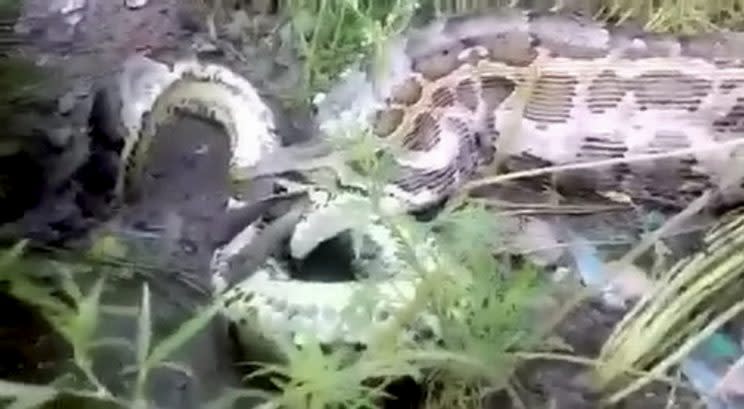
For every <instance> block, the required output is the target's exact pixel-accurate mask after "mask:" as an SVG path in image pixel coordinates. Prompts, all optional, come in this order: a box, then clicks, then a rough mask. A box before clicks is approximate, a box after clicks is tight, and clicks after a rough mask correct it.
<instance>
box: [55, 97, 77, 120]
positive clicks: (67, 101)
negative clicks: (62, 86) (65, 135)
mask: <svg viewBox="0 0 744 409" xmlns="http://www.w3.org/2000/svg"><path fill="white" fill-rule="evenodd" d="M76 99H77V97H76V95H75V92H68V93H66V94H65V95H63V96H61V97H60V98H59V99H58V100H57V111H58V112H59V113H60V114H62V115H69V114H70V112H72V110H73V109H74V108H75V102H76Z"/></svg>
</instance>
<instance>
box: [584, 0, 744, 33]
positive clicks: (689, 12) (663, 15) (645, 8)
mask: <svg viewBox="0 0 744 409" xmlns="http://www.w3.org/2000/svg"><path fill="white" fill-rule="evenodd" d="M599 16H600V17H602V18H606V19H612V20H614V21H616V22H618V23H622V22H624V21H626V20H628V19H631V20H636V21H639V22H641V23H642V24H644V28H645V29H646V30H649V31H655V32H671V33H684V34H694V33H700V32H706V31H714V30H720V29H741V28H742V23H744V1H742V0H718V1H708V0H688V1H678V0H603V1H601V2H600V10H599Z"/></svg>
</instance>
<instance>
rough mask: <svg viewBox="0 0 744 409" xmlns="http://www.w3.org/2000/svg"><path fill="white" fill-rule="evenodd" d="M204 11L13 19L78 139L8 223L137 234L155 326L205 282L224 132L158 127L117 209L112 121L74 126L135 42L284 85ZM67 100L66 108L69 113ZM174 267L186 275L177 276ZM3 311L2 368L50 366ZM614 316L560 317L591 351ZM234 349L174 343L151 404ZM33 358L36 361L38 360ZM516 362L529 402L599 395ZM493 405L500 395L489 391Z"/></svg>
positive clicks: (198, 389) (195, 380)
mask: <svg viewBox="0 0 744 409" xmlns="http://www.w3.org/2000/svg"><path fill="white" fill-rule="evenodd" d="M76 3H77V4H76ZM65 5H67V6H68V7H67V9H65V7H64V6H65ZM203 11H204V10H203V8H200V5H199V3H198V2H196V0H194V1H183V0H151V1H150V2H149V4H147V5H146V6H144V7H142V8H139V9H136V10H133V9H130V8H128V7H126V6H125V5H124V4H123V2H121V1H113V0H88V1H87V2H64V1H58V2H49V1H48V0H29V1H27V3H26V7H25V19H23V20H22V22H21V24H19V25H18V31H19V32H20V33H22V34H23V35H25V36H26V37H25V38H26V39H27V43H26V47H25V48H24V52H26V53H27V55H30V56H33V58H35V59H37V60H38V61H40V62H43V64H45V65H46V66H49V67H54V68H56V69H58V70H61V71H62V72H63V74H64V77H65V78H66V81H67V82H66V84H67V86H66V87H62V89H61V90H57V91H55V93H54V94H53V95H50V97H49V98H50V99H52V100H54V101H56V108H57V110H56V112H53V114H52V115H53V116H54V117H55V118H62V119H65V118H67V120H68V122H71V123H74V124H76V126H77V128H75V129H74V130H73V133H72V136H71V137H70V139H71V140H72V141H73V142H74V143H73V142H71V143H70V145H69V146H67V147H66V152H70V151H74V152H78V153H75V154H68V155H66V156H65V155H57V156H54V158H55V160H56V161H55V162H54V163H55V164H57V165H56V166H55V167H50V168H47V169H46V172H48V173H47V174H51V173H52V172H61V171H62V170H64V169H70V170H69V171H68V173H69V174H70V178H69V179H70V180H71V181H67V182H64V181H61V182H59V183H56V184H54V185H53V186H47V187H46V188H45V190H44V191H43V192H41V193H39V195H38V196H39V197H38V206H37V207H35V208H34V209H32V210H30V211H28V212H27V213H26V216H25V218H23V219H22V221H21V222H19V223H17V225H19V226H21V229H22V231H23V232H25V233H27V234H28V235H31V236H33V237H37V238H40V239H42V240H45V241H48V242H54V243H60V242H66V241H68V240H71V239H76V240H77V239H79V238H80V237H84V236H85V235H84V234H82V233H81V232H89V231H90V229H92V228H94V229H101V228H102V226H103V227H105V228H107V229H112V230H114V231H116V232H117V233H118V234H123V235H124V236H127V235H130V236H131V237H134V238H137V240H139V241H140V242H141V243H142V242H144V243H146V244H145V245H143V246H141V247H142V248H144V249H147V250H149V255H150V256H151V260H152V263H154V264H155V265H156V266H157V269H155V270H150V271H148V272H147V273H148V276H149V277H150V278H152V280H150V281H151V282H152V283H153V284H152V285H153V289H154V290H153V291H154V297H155V299H154V303H155V304H154V305H155V307H154V311H155V313H156V314H155V316H156V318H157V320H156V323H155V324H156V328H155V329H156V333H157V334H160V335H162V334H165V333H168V332H169V331H171V330H173V329H174V328H175V326H176V325H177V324H178V323H179V322H181V321H183V320H184V319H186V318H188V317H190V315H191V314H192V313H193V310H194V309H195V307H196V306H198V305H200V304H203V303H204V302H205V300H206V297H207V296H208V294H207V293H206V292H205V289H208V275H207V273H208V272H207V267H208V263H209V259H210V256H211V253H212V251H213V250H214V248H215V246H216V245H217V244H218V243H219V242H220V241H221V240H223V239H224V237H223V234H222V233H223V232H224V226H225V224H226V223H228V222H226V218H225V217H226V216H225V214H224V213H223V211H222V208H223V206H224V203H225V202H226V201H227V197H228V187H227V184H226V182H227V178H226V174H227V159H228V151H227V141H226V139H225V135H224V133H223V132H222V131H221V129H219V128H218V127H216V126H214V125H211V124H208V123H205V122H203V121H200V120H196V119H193V118H184V119H183V120H180V121H178V122H177V123H174V124H173V125H172V126H168V127H165V128H164V129H163V130H162V132H161V133H160V134H159V135H158V140H157V142H156V143H155V145H154V146H153V152H152V155H153V156H152V160H151V162H150V167H149V169H148V171H147V174H148V177H147V179H148V180H147V181H146V183H145V187H144V194H143V195H142V200H141V201H140V202H137V203H133V204H132V205H130V206H127V207H125V208H123V209H116V211H113V210H112V209H110V208H108V207H107V203H108V202H107V201H108V199H110V197H109V195H110V188H111V182H112V180H113V173H112V172H114V169H115V166H114V165H115V163H116V161H117V159H118V158H117V155H116V149H117V147H120V143H121V141H120V139H119V138H117V137H116V136H115V135H112V134H111V133H110V132H108V133H107V132H98V133H96V132H94V133H93V134H92V136H91V139H90V140H89V139H87V138H88V135H89V133H88V132H87V131H86V130H84V129H78V128H83V127H82V126H81V125H90V124H88V123H87V121H88V119H89V113H90V111H91V108H92V107H93V105H94V104H93V99H94V96H95V90H96V89H97V88H98V87H100V86H101V85H102V84H104V83H105V82H106V81H107V79H108V78H109V76H110V75H112V74H113V73H115V71H116V70H117V69H118V68H119V65H120V64H121V62H122V61H123V59H124V58H125V57H126V56H127V55H129V54H131V53H134V52H141V53H146V54H149V55H152V56H155V57H158V58H161V59H165V60H167V59H169V58H173V57H174V56H176V55H180V54H182V53H184V52H186V51H187V50H189V49H195V48H201V49H202V50H203V51H205V52H208V53H209V54H210V58H214V59H217V60H219V61H222V62H225V63H227V64H229V65H231V66H233V67H236V68H237V69H238V70H239V71H241V72H242V73H243V74H244V75H246V76H247V77H248V78H249V79H251V80H252V81H253V82H254V83H255V84H256V85H257V86H258V88H259V89H260V90H261V91H263V92H264V94H265V95H266V97H267V98H269V100H270V101H272V102H276V98H274V97H275V94H276V93H277V92H278V91H281V90H286V89H289V88H291V87H292V84H293V81H294V80H296V75H295V74H296V72H294V71H293V70H292V69H291V67H288V66H287V62H286V61H287V60H286V58H285V59H284V60H283V61H284V62H283V63H277V62H276V61H273V60H270V59H271V58H274V57H276V52H277V47H272V46H266V47H263V48H261V47H260V46H255V47H253V48H250V47H249V49H248V50H249V51H250V52H251V53H253V55H254V56H259V57H260V58H264V59H269V60H261V59H260V58H259V59H258V60H256V61H258V62H257V64H256V65H253V66H251V65H248V64H246V63H245V61H241V60H240V58H238V57H237V56H236V55H235V54H234V53H233V52H218V51H217V52H216V51H215V49H214V47H210V46H209V44H208V42H206V27H205V25H204V23H203V22H204V15H203ZM238 49H241V48H240V47H238ZM242 50H243V51H245V50H246V48H242ZM233 51H234V49H233ZM285 51H286V50H283V49H282V50H280V51H278V52H279V53H284V52H285ZM272 52H275V53H274V54H272ZM285 57H286V56H285ZM70 95H72V96H70ZM65 104H66V105H65ZM273 106H274V107H275V108H276V113H277V115H278V117H279V118H280V120H281V133H282V134H283V135H284V136H285V138H286V139H287V140H288V141H293V140H299V139H304V138H305V137H307V131H308V130H311V129H312V126H310V125H309V124H308V122H307V117H308V114H307V113H304V112H291V111H288V110H284V109H282V108H281V107H280V105H279V104H277V103H273ZM63 110H64V111H68V112H67V113H66V114H65V113H63V112H62V111H63ZM70 112H73V113H74V114H70ZM93 123H94V124H95V121H93ZM79 152H83V153H82V154H81V153H79ZM50 169H51V170H50ZM265 188H266V186H259V187H257V189H258V191H256V192H254V193H255V194H256V195H261V193H262V191H261V190H262V189H265ZM77 233H81V234H77ZM68 236H71V237H68ZM184 277H186V278H188V283H189V284H190V285H186V283H185V281H184V280H183V278H184ZM115 288H116V291H115V292H113V293H112V294H109V296H110V297H111V298H110V300H112V301H113V302H118V303H121V304H125V305H127V304H128V305H132V304H134V303H136V302H138V300H139V289H140V288H139V284H138V282H137V283H134V284H133V283H131V282H121V283H120V284H117V286H116V287H115ZM3 302H4V303H5V305H6V306H7V308H8V309H18V310H19V311H24V313H28V311H27V310H25V309H23V308H20V307H19V306H17V305H16V304H14V303H13V301H11V300H5V301H3ZM28 314H30V313H28ZM11 317H12V314H11V315H8V314H4V315H3V318H0V328H6V329H4V330H3V338H5V339H8V337H13V338H15V339H16V340H18V339H23V338H26V341H27V342H23V343H18V342H14V343H6V342H0V356H2V357H4V358H3V362H0V367H1V368H0V369H2V370H0V374H1V375H3V378H8V377H11V378H15V379H19V380H25V381H45V380H48V379H49V378H50V377H52V376H54V375H55V374H56V369H58V368H57V367H56V366H55V364H49V362H55V358H58V357H59V356H60V355H62V354H65V353H66V352H67V351H66V348H65V347H64V346H63V345H61V344H60V343H59V340H55V339H54V337H50V336H49V335H48V333H46V332H45V331H44V329H43V328H41V329H39V328H37V327H36V326H34V328H33V330H31V331H28V330H27V323H28V322H29V321H32V320H37V321H38V318H35V317H31V316H30V315H29V316H28V318H23V319H13V318H11ZM618 318H619V316H618V314H617V313H616V312H611V311H607V310H605V309H603V308H602V307H601V306H599V305H595V304H587V305H585V306H584V307H583V308H581V309H580V310H579V311H577V312H576V313H575V314H574V316H573V317H571V318H570V319H569V320H568V321H567V323H566V325H564V327H563V328H562V330H561V334H562V335H563V336H564V338H565V339H566V340H568V341H569V343H570V344H572V345H573V346H574V348H575V350H576V351H577V353H582V354H588V355H591V354H594V353H596V352H597V351H598V348H599V346H600V345H601V342H602V340H603V339H604V337H605V336H606V334H607V333H608V332H609V331H610V329H611V327H612V325H613V323H614V322H616V320H617V319H618ZM105 330H106V331H107V332H109V333H112V334H124V335H127V334H128V335H131V334H132V333H133V332H132V331H133V327H132V322H131V320H130V321H127V320H122V319H116V318H111V319H110V320H106V328H105ZM10 357H12V358H10ZM233 358H234V355H233V351H232V345H231V344H230V340H229V339H228V337H227V333H226V331H224V327H222V326H221V325H220V323H215V325H213V327H212V328H210V329H209V330H207V331H204V332H203V333H201V334H200V335H199V336H198V337H196V339H194V340H193V341H192V342H191V343H190V344H189V345H187V346H186V347H185V348H184V349H183V350H182V351H180V353H179V356H178V357H177V360H179V361H182V362H185V363H187V364H188V365H189V366H190V367H191V368H192V371H193V377H189V376H186V375H183V374H179V373H174V372H168V371H162V372H158V373H157V374H156V376H155V380H154V382H153V385H152V386H153V389H152V390H153V392H154V396H155V398H156V400H157V405H158V407H162V408H174V409H175V408H199V407H201V406H202V403H203V401H204V400H205V399H207V398H209V397H213V396H215V395H216V394H219V391H220V390H221V388H223V387H225V386H226V385H236V384H237V376H238V372H237V371H236V369H235V365H234V362H233ZM125 359H126V357H125V356H120V355H107V356H106V357H105V359H104V363H105V364H107V365H108V366H106V365H104V367H102V368H101V370H102V371H103V373H105V374H106V378H107V379H110V380H112V381H113V382H114V383H118V381H119V380H120V378H121V377H120V376H119V375H118V374H117V373H116V372H115V371H114V369H115V367H116V365H113V363H116V362H118V361H119V360H125ZM39 361H42V362H44V365H41V366H39V365H37V364H38V362H39ZM523 372H524V373H523V374H522V375H523V376H522V379H523V383H522V386H523V389H522V390H520V392H523V393H524V394H525V397H526V400H525V402H526V403H527V404H528V405H527V406H528V407H529V408H538V407H546V406H545V405H548V406H547V407H552V408H565V409H576V408H594V407H597V400H596V396H593V395H592V394H590V393H588V392H587V388H586V385H585V384H584V383H583V382H582V380H581V377H580V376H579V374H580V372H581V371H580V368H579V367H577V366H575V365H571V364H558V363H539V364H538V363H533V364H530V365H528V367H527V368H525V369H524V371H523ZM120 386H124V385H120ZM667 389H668V388H666V387H659V388H655V389H653V390H650V391H646V392H643V393H641V394H638V395H637V396H636V397H635V398H634V399H631V400H629V401H627V402H626V403H624V404H623V405H622V407H624V408H638V409H640V408H650V409H653V408H665V407H669V406H667V397H666V390H667ZM407 394H408V393H404V395H407ZM693 401H695V399H692V398H690V396H689V394H688V396H687V398H682V399H681V400H679V401H678V402H677V403H675V404H674V405H673V406H671V407H677V408H687V407H692V405H693ZM401 405H402V403H400V404H392V405H391V407H402V406H401ZM493 406H494V408H501V407H509V406H510V405H508V404H505V403H504V402H503V401H500V400H495V401H494V404H493Z"/></svg>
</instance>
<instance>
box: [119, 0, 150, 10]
mask: <svg viewBox="0 0 744 409" xmlns="http://www.w3.org/2000/svg"><path fill="white" fill-rule="evenodd" d="M147 3H148V0H124V5H125V6H127V7H128V8H130V9H132V10H136V9H139V8H142V7H145V6H146V5H147Z"/></svg>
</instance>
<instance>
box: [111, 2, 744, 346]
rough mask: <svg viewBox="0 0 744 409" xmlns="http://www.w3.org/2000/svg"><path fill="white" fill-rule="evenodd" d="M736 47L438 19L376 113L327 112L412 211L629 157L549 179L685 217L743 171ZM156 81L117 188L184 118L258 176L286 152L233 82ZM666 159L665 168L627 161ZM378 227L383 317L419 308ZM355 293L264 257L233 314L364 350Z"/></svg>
mask: <svg viewBox="0 0 744 409" xmlns="http://www.w3.org/2000/svg"><path fill="white" fill-rule="evenodd" d="M743 36H744V34H741V33H721V34H710V35H701V36H698V37H684V38H682V37H673V36H666V35H651V34H647V33H642V32H633V31H631V30H629V29H626V28H612V27H607V26H604V25H602V24H600V23H597V22H594V21H591V20H588V19H583V18H580V17H577V16H575V15H567V14H560V13H557V14H556V13H531V12H525V11H521V10H512V9H506V10H503V11H501V12H498V13H493V14H487V15H481V16H461V17H457V18H450V19H444V20H440V21H437V22H435V23H433V24H431V25H429V26H426V27H423V28H419V29H412V30H410V31H409V32H408V33H406V35H405V36H404V37H402V38H400V39H398V40H397V41H399V44H402V45H403V46H402V48H401V49H402V50H403V53H402V54H401V56H400V57H401V58H402V61H397V63H398V64H397V67H398V68H399V71H400V72H396V73H393V74H394V75H392V76H391V77H390V78H389V80H388V81H387V82H382V83H378V84H376V85H375V87H372V88H370V92H371V93H372V94H374V97H373V98H372V99H373V100H374V101H376V104H373V105H370V106H368V107H366V108H365V107H358V106H354V105H353V104H346V105H345V106H344V107H342V108H338V109H337V108H334V107H333V106H331V105H327V106H325V107H321V108H322V109H321V111H322V112H323V111H325V112H326V117H331V118H344V117H349V116H351V117H356V118H361V119H362V124H366V125H367V126H369V127H370V128H371V129H372V130H373V131H374V133H375V134H376V135H377V136H379V137H380V138H381V139H382V140H383V141H384V142H386V143H387V144H388V146H390V147H391V149H393V150H392V152H394V155H395V160H396V165H397V172H396V175H397V176H396V178H395V179H394V180H393V181H391V182H390V183H388V184H387V185H385V186H384V191H385V193H387V194H388V195H389V196H390V197H391V198H393V199H394V200H395V201H397V202H398V203H401V204H402V209H403V210H416V209H421V208H425V207H427V206H429V205H431V204H433V203H435V202H438V201H440V200H441V199H443V198H446V197H447V196H449V195H451V194H453V193H455V192H457V191H458V189H460V188H461V187H462V186H463V184H464V183H465V182H467V181H468V180H469V179H471V178H472V177H473V175H474V174H476V173H477V172H481V171H482V170H483V169H486V168H488V167H489V166H490V165H493V164H494V162H495V161H497V160H498V161H499V164H500V167H499V168H498V169H497V168H494V167H492V166H491V169H494V170H511V171H515V170H526V169H535V168H538V167H544V166H555V165H576V164H581V163H586V162H590V161H597V160H617V159H625V160H626V161H625V162H624V163H620V162H619V161H615V162H613V163H612V164H611V165H608V166H605V167H593V168H584V169H581V170H572V171H565V172H561V173H559V174H558V175H557V177H556V178H554V179H553V182H555V183H556V185H557V187H558V188H559V190H560V191H561V193H562V194H564V195H575V196H578V197H580V196H581V195H582V194H585V193H586V192H595V193H600V194H603V195H605V196H607V197H608V198H615V197H617V196H618V195H621V196H623V197H625V198H628V199H630V200H631V201H634V202H644V203H651V204H652V205H656V206H671V207H675V208H681V207H684V206H685V205H686V204H688V203H689V202H690V201H691V200H693V199H694V198H696V197H697V196H699V195H700V194H701V193H702V192H703V191H705V190H707V189H710V188H715V187H721V186H722V184H723V181H724V180H725V178H726V176H727V175H728V174H729V173H730V171H731V169H732V168H735V167H736V166H735V164H736V163H737V161H738V153H737V152H738V151H737V149H736V146H735V145H733V144H732V142H738V140H739V138H741V137H742V136H744V37H743ZM159 70H160V71H161V73H160V74H159V75H160V79H159V80H156V81H155V83H156V85H155V87H154V90H153V91H152V92H150V93H145V94H146V96H145V97H142V98H140V99H141V101H140V105H141V106H142V107H139V108H138V106H137V105H136V104H135V105H133V107H130V108H128V109H130V111H131V112H130V113H129V114H128V116H127V114H126V113H125V115H124V117H125V119H126V118H130V120H129V121H128V122H127V121H126V120H125V122H126V123H127V124H128V126H129V130H130V132H129V138H128V140H127V146H126V147H125V150H124V152H123V160H122V163H123V164H124V165H123V168H122V172H121V180H120V183H119V188H120V191H121V192H124V191H128V190H131V189H132V188H134V187H136V185H137V184H138V183H139V179H140V177H141V173H142V164H143V163H144V158H145V156H146V154H147V150H148V147H149V144H150V141H151V140H152V138H153V136H154V135H155V133H156V131H157V127H158V126H159V125H160V124H162V123H163V122H164V121H165V120H167V119H168V118H169V117H170V116H171V115H173V114H174V113H176V112H177V111H180V110H185V111H189V112H191V113H193V114H196V115H199V116H203V117H209V118H212V119H214V120H216V121H218V122H220V123H222V124H223V125H225V128H226V130H227V132H228V134H229V136H230V138H231V146H232V149H233V158H232V162H231V165H232V166H234V167H244V168H245V167H251V166H253V165H255V164H257V163H258V162H259V161H260V159H261V158H262V157H263V155H265V154H266V153H268V152H271V151H273V150H274V149H276V148H277V147H278V142H277V138H276V137H275V133H274V124H273V118H272V117H271V114H270V111H269V110H268V108H267V107H266V106H265V105H264V103H263V102H262V101H261V99H260V98H259V97H258V95H257V93H256V92H255V91H254V89H253V88H252V87H251V86H250V84H248V83H247V82H246V81H245V80H244V79H242V78H240V76H238V75H236V74H234V73H232V72H230V71H229V70H226V69H225V68H222V67H219V66H216V65H203V64H200V63H198V62H195V61H189V62H183V63H177V64H175V65H174V68H173V69H165V68H160V69H159ZM140 88H141V89H144V88H146V87H142V86H140ZM344 110H345V111H346V112H350V111H353V112H354V113H359V112H361V115H356V116H355V115H342V113H343V112H341V111H344ZM334 120H335V119H334ZM721 143H724V144H728V145H726V146H724V147H721V146H720V144H721ZM714 148H716V149H714ZM678 151H679V152H678ZM675 152H677V153H675ZM657 154H666V157H656V158H652V159H650V160H649V159H647V160H644V161H634V160H632V159H633V158H634V157H636V156H638V155H657ZM669 154H674V155H669ZM542 182H544V181H541V183H542ZM524 183H532V182H531V181H525V182H524ZM727 186H729V185H727ZM313 189H314V190H315V191H321V190H322V189H320V188H317V187H314V188H313ZM723 193H724V195H722V197H723V198H724V199H725V200H727V201H734V202H736V201H738V200H740V198H741V194H742V193H744V191H742V184H741V183H740V181H739V180H737V181H736V183H734V184H732V185H730V187H729V188H727V190H725V191H724V192H723ZM364 200H365V197H364V195H361V194H358V193H353V192H346V193H343V194H341V195H338V196H336V195H326V196H324V198H323V199H317V198H316V199H313V201H314V203H316V205H317V209H316V211H315V213H312V212H311V213H310V214H309V215H308V216H307V218H306V219H305V220H304V221H303V222H302V223H300V225H298V226H297V227H296V229H295V234H294V236H293V237H292V241H291V246H292V249H293V250H292V251H293V252H294V256H296V257H298V258H301V257H303V256H304V255H307V254H308V253H309V252H310V251H311V250H312V249H313V248H315V247H316V246H317V245H318V243H320V242H321V241H322V240H324V239H327V238H329V237H332V236H334V235H335V234H337V233H339V232H340V231H342V230H344V229H345V228H348V227H349V225H348V224H343V223H340V224H339V223H332V221H333V220H335V219H339V216H338V215H339V214H343V213H339V212H340V211H341V210H339V209H343V208H344V206H345V204H344V203H347V204H348V201H351V202H352V203H353V202H354V201H357V202H359V203H362V202H364ZM345 201H346V202H345ZM313 215H314V216H313ZM369 221H370V222H371V224H367V226H371V227H366V228H362V230H364V229H366V230H365V234H366V235H367V236H368V237H369V238H371V240H372V241H373V242H374V243H376V244H377V245H378V246H379V247H380V254H381V258H382V259H384V260H385V263H388V264H385V265H387V266H388V267H387V268H388V273H389V276H392V278H388V279H386V280H385V281H384V282H383V283H381V284H378V286H379V288H380V289H381V292H382V293H383V294H389V293H392V292H393V289H398V290H400V291H402V294H403V295H404V296H403V297H402V298H401V297H400V295H398V296H397V298H395V297H393V298H390V299H389V300H387V301H386V302H383V301H380V304H379V305H378V307H379V308H382V309H385V308H388V307H390V308H393V306H394V305H395V304H396V303H400V302H403V301H404V300H406V299H408V297H410V296H411V294H412V292H413V291H414V290H415V288H416V282H417V281H416V278H415V277H414V276H412V275H410V274H407V273H406V271H405V268H401V265H400V264H398V263H396V259H397V257H396V251H397V247H396V246H397V243H396V242H395V240H393V239H392V236H391V235H390V234H389V231H387V230H386V229H385V227H384V226H382V225H381V224H380V223H379V222H378V221H376V220H369ZM328 223H330V224H328ZM260 230H261V229H260V228H259V227H258V226H257V225H252V226H249V227H248V228H247V229H246V230H245V231H244V233H241V234H240V235H238V236H237V237H236V238H235V240H234V241H233V243H231V244H229V245H228V246H225V247H224V248H223V249H220V250H219V251H218V252H217V253H216V254H215V257H214V260H213V268H214V269H215V277H219V276H220V274H221V273H220V271H221V269H223V268H224V265H225V261H226V260H228V259H230V258H232V257H234V256H236V255H237V254H238V253H239V252H240V251H241V249H243V248H245V247H246V244H247V243H250V242H252V241H253V240H256V237H257V235H259V234H260ZM427 245H428V244H427V243H423V244H422V246H424V247H425V246H427ZM429 251H435V250H433V249H431V248H430V249H429ZM357 287H358V283H308V282H301V281H298V280H292V279H289V277H288V275H287V274H286V272H285V271H284V267H283V266H282V265H281V263H280V262H279V261H278V260H275V259H270V260H269V262H268V263H266V264H265V265H264V266H262V267H261V268H260V269H259V271H258V272H256V273H255V274H253V275H252V276H250V277H248V278H247V279H245V281H243V282H241V283H239V284H237V285H235V286H233V287H232V288H230V289H227V290H226V292H225V293H224V294H223V295H224V296H225V297H226V300H227V301H226V304H225V305H226V308H225V314H226V315H228V316H229V317H231V319H232V320H233V321H234V322H236V323H239V324H240V323H242V327H243V328H244V329H245V330H246V331H248V330H249V329H250V328H252V327H253V326H255V325H256V324H255V323H256V322H258V323H260V324H261V325H262V326H264V327H267V331H268V332H272V331H274V332H277V333H282V334H289V335H293V334H294V335H298V334H300V333H302V332H304V331H310V332H314V333H316V334H317V335H319V336H320V338H321V339H322V340H323V341H324V342H329V343H330V342H335V341H343V342H362V343H364V342H365V340H366V337H367V332H365V331H362V330H359V329H352V328H350V327H349V326H348V321H346V320H344V319H343V318H342V317H343V314H342V310H343V309H344V308H345V307H346V306H348V303H349V301H350V300H351V299H352V298H353V294H354V293H355V291H356V289H357ZM220 289H222V288H221V286H220ZM319 294H322V297H323V298H322V299H318V298H319V297H318V295H319ZM373 315H374V314H373ZM249 318H250V319H249ZM371 319H372V321H374V317H372V318H371ZM298 342H299V341H298Z"/></svg>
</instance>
